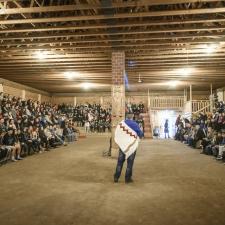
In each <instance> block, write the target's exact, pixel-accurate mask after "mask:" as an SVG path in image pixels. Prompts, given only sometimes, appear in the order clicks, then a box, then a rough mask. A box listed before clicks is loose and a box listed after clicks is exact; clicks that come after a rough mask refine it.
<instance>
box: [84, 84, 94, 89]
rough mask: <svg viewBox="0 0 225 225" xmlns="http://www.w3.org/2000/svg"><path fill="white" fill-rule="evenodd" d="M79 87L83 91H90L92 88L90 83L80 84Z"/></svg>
mask: <svg viewBox="0 0 225 225" xmlns="http://www.w3.org/2000/svg"><path fill="white" fill-rule="evenodd" d="M81 85H82V87H83V88H84V89H90V88H91V87H92V86H93V84H91V83H82V84H81Z"/></svg>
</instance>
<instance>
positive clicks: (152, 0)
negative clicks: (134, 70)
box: [0, 0, 218, 15]
mask: <svg viewBox="0 0 225 225" xmlns="http://www.w3.org/2000/svg"><path fill="white" fill-rule="evenodd" d="M217 1H218V0H201V2H217ZM0 2H1V1H0ZM2 2H7V0H5V1H2ZM8 2H9V1H8ZM11 2H13V1H11ZM17 2H18V0H17ZM21 2H22V1H21ZM198 2H200V1H199V0H171V1H167V0H139V1H133V2H112V3H111V4H76V5H63V6H61V5H60V6H40V7H26V8H20V9H17V8H9V9H4V10H0V15H11V14H21V13H43V12H45V13H46V12H62V11H75V10H91V9H106V8H127V7H140V6H148V5H149V6H151V5H169V4H182V3H198Z"/></svg>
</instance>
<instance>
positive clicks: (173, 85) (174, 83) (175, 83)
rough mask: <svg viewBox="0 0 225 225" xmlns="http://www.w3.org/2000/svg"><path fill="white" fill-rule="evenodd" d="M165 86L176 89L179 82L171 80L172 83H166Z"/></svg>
mask: <svg viewBox="0 0 225 225" xmlns="http://www.w3.org/2000/svg"><path fill="white" fill-rule="evenodd" d="M167 84H168V85H169V86H171V87H176V86H177V85H178V84H179V81H177V80H172V81H169V82H167Z"/></svg>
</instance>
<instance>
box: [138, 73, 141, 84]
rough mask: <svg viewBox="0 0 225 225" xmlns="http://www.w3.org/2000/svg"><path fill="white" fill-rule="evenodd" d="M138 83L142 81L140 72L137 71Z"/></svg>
mask: <svg viewBox="0 0 225 225" xmlns="http://www.w3.org/2000/svg"><path fill="white" fill-rule="evenodd" d="M138 83H142V80H141V74H140V73H139V77H138Z"/></svg>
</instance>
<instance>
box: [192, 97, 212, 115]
mask: <svg viewBox="0 0 225 225" xmlns="http://www.w3.org/2000/svg"><path fill="white" fill-rule="evenodd" d="M199 112H203V113H206V112H210V101H209V100H193V101H192V113H199Z"/></svg>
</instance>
